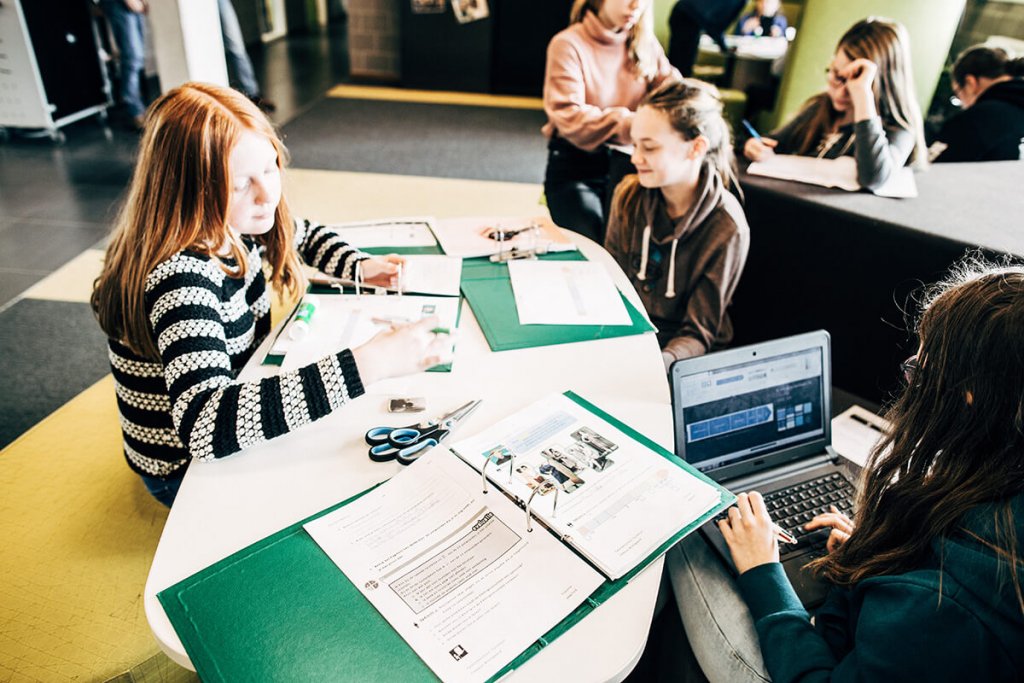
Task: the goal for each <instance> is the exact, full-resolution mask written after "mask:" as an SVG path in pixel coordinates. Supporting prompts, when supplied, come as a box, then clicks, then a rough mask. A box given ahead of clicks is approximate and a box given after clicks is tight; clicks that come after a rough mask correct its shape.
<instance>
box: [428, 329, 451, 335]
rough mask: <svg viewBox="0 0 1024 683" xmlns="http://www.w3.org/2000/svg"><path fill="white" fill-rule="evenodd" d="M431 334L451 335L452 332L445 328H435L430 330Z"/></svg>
mask: <svg viewBox="0 0 1024 683" xmlns="http://www.w3.org/2000/svg"><path fill="white" fill-rule="evenodd" d="M431 332H432V333H433V334H451V333H452V331H451V330H449V329H448V328H447V327H435V328H434V329H432V330H431Z"/></svg>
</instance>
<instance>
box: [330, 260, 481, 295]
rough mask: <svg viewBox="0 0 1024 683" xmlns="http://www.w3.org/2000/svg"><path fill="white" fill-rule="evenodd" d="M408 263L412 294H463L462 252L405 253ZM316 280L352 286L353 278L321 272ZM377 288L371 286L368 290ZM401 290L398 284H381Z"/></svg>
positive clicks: (406, 281)
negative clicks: (327, 275) (460, 255)
mask: <svg viewBox="0 0 1024 683" xmlns="http://www.w3.org/2000/svg"><path fill="white" fill-rule="evenodd" d="M402 258H403V259H405V265H404V266H403V268H402V281H401V283H400V285H401V289H402V292H405V293H408V294H430V295H432V296H459V287H460V285H461V284H462V259H461V258H460V257H458V256H442V255H434V254H402ZM313 280H314V282H316V283H327V284H331V283H338V284H344V285H346V286H349V287H351V286H352V285H353V284H354V283H353V282H352V281H351V280H341V279H339V278H333V277H326V276H324V275H322V274H317V275H315V276H314V277H313ZM374 289H377V288H375V287H367V290H374ZM381 289H386V290H388V291H398V287H395V288H394V289H392V288H381Z"/></svg>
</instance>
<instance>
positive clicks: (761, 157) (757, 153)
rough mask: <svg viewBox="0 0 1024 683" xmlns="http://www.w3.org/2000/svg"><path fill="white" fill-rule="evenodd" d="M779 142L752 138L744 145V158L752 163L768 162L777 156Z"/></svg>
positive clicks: (763, 138)
mask: <svg viewBox="0 0 1024 683" xmlns="http://www.w3.org/2000/svg"><path fill="white" fill-rule="evenodd" d="M778 144H779V141H778V140H773V139H772V138H766V137H761V138H750V139H749V140H747V141H746V142H745V143H744V144H743V156H745V157H747V158H748V159H750V160H751V161H767V160H768V159H770V158H771V157H772V156H774V155H775V148H776V147H777V146H778Z"/></svg>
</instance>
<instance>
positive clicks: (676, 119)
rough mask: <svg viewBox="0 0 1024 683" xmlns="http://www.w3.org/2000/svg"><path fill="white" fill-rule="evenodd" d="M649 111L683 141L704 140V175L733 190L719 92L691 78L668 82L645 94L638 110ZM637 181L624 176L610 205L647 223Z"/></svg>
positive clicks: (729, 147)
mask: <svg viewBox="0 0 1024 683" xmlns="http://www.w3.org/2000/svg"><path fill="white" fill-rule="evenodd" d="M641 107H651V108H652V109H656V110H657V111H660V112H662V113H664V114H665V116H667V117H668V122H669V124H670V125H671V126H672V128H673V129H674V130H675V131H676V132H678V133H679V134H680V135H681V136H682V137H683V139H684V140H693V139H694V138H697V137H698V136H703V137H704V139H705V140H707V144H708V148H707V152H706V153H705V154H704V160H703V164H704V167H705V170H706V172H707V173H708V174H709V176H710V175H717V176H718V177H719V178H720V179H721V180H722V185H723V186H724V187H725V188H727V189H728V188H729V187H731V186H735V187H736V188H737V189H738V188H739V184H738V183H737V182H736V156H735V155H734V154H733V149H732V129H730V128H729V124H728V123H726V121H725V116H723V114H722V98H721V96H720V95H719V93H718V88H716V87H715V86H713V85H711V84H710V83H705V82H704V81H699V80H697V79H694V78H684V79H682V80H677V81H668V82H666V83H662V84H661V85H660V86H658V87H657V88H655V89H654V90H652V91H651V92H650V93H648V94H647V95H646V96H645V97H644V99H643V101H642V102H640V106H639V107H637V109H638V110H639V109H640V108H641ZM642 189H643V187H642V186H641V185H640V182H639V179H638V177H637V176H636V175H635V174H634V175H629V176H626V178H625V179H623V181H622V182H621V183H619V186H618V187H617V188H616V190H615V194H614V197H613V199H612V202H613V203H614V204H615V205H617V206H618V207H619V209H620V210H621V211H622V214H621V215H623V216H631V217H636V220H640V221H646V220H648V219H647V218H646V217H645V216H642V215H641V214H642V211H643V207H642V202H641V195H642V194H643V193H642V192H641V190H642Z"/></svg>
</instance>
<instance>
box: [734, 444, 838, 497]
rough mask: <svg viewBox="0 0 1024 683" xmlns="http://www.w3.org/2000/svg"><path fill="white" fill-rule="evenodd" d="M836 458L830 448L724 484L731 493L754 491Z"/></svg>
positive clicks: (831, 461) (833, 460) (836, 455)
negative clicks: (764, 484) (763, 485)
mask: <svg viewBox="0 0 1024 683" xmlns="http://www.w3.org/2000/svg"><path fill="white" fill-rule="evenodd" d="M838 457H839V455H838V454H837V453H836V452H835V451H834V450H832V448H831V447H828V448H827V450H826V451H825V452H824V453H822V454H821V455H815V456H814V457H811V458H800V459H799V460H797V461H795V462H791V463H787V464H785V465H779V466H777V467H772V468H771V469H769V470H767V471H765V472H757V473H755V474H751V475H747V476H745V477H740V478H739V479H732V480H730V481H729V482H728V483H727V484H726V486H727V487H728V488H729V489H730V490H733V491H745V490H749V489H754V488H757V487H758V486H760V485H761V484H763V483H765V482H772V481H778V480H780V479H784V478H786V477H788V476H790V475H793V474H798V473H800V472H804V471H806V470H812V469H815V468H817V467H821V466H822V465H828V464H832V463H835V462H836V461H837V459H838Z"/></svg>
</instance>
